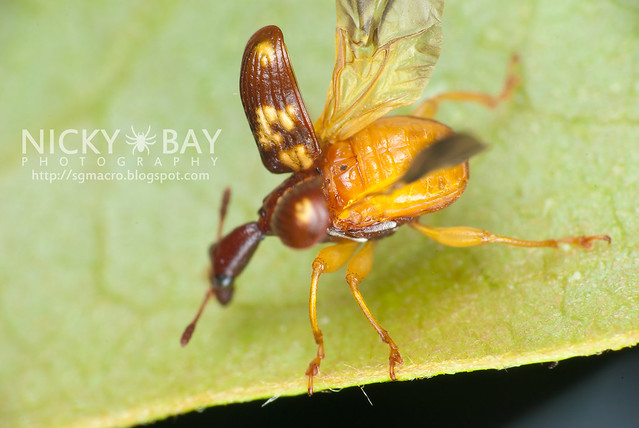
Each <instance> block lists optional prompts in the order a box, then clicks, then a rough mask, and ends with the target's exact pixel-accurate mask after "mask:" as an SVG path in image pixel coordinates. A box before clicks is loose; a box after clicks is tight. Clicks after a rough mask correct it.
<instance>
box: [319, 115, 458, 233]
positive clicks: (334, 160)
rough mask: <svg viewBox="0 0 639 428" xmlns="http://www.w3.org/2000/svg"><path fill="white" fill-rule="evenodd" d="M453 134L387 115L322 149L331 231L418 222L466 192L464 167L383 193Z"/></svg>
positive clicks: (434, 125)
mask: <svg viewBox="0 0 639 428" xmlns="http://www.w3.org/2000/svg"><path fill="white" fill-rule="evenodd" d="M452 133H453V131H452V130H451V129H450V128H449V127H447V126H446V125H444V124H442V123H440V122H437V121H435V120H431V119H423V118H418V117H412V116H389V117H383V118H381V119H378V120H376V121H375V122H373V123H372V124H371V125H369V126H367V127H366V128H364V129H363V130H361V131H360V132H358V133H357V134H355V135H353V136H352V137H350V138H348V139H346V140H344V141H338V142H333V143H331V144H327V145H326V146H325V148H324V154H323V159H322V162H321V165H320V167H321V169H322V173H323V175H324V179H325V190H326V194H327V200H328V205H329V210H330V212H331V218H332V220H333V225H334V227H335V228H337V229H340V230H344V231H346V230H353V229H357V228H361V227H366V226H371V225H373V224H376V223H380V222H383V221H388V220H393V219H398V218H406V217H417V216H420V215H422V214H426V213H428V212H432V211H436V210H439V209H442V208H444V207H445V206H447V205H449V204H451V203H452V202H454V201H455V200H456V199H457V198H458V197H459V196H460V195H461V193H462V192H463V191H464V188H465V187H466V182H467V180H468V164H467V163H465V164H463V165H460V166H457V167H454V168H451V169H446V170H441V171H438V172H436V173H434V174H431V175H429V176H427V177H426V178H422V179H421V180H418V181H416V182H414V183H412V184H409V185H406V186H404V187H402V188H400V189H398V190H396V191H394V192H392V193H390V194H383V191H384V189H386V188H387V187H388V186H389V185H390V184H391V183H393V182H395V181H396V180H397V179H398V178H399V177H400V176H401V175H402V174H403V173H404V172H405V171H406V169H407V168H408V167H409V165H410V164H411V162H412V161H413V158H414V157H415V155H417V153H419V152H420V151H421V150H422V149H424V148H425V147H428V146H429V145H430V144H432V143H433V142H435V141H437V140H440V139H442V138H444V137H446V136H447V135H450V134H452ZM380 192H381V193H380Z"/></svg>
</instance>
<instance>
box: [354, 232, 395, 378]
mask: <svg viewBox="0 0 639 428" xmlns="http://www.w3.org/2000/svg"><path fill="white" fill-rule="evenodd" d="M374 247H375V244H374V242H373V241H368V242H367V243H366V244H365V245H364V247H362V249H361V250H360V251H359V253H357V254H356V255H355V256H354V257H353V258H352V259H351V261H350V262H349V263H348V266H347V267H346V282H348V285H349V287H350V288H351V293H353V297H354V298H355V300H356V301H357V304H358V305H359V308H360V309H361V310H362V312H364V315H365V316H366V318H367V319H368V322H370V323H371V325H372V326H373V327H374V328H375V330H377V333H378V334H379V336H380V337H381V338H382V342H384V343H386V344H388V346H389V347H390V356H389V357H388V362H389V364H388V374H389V376H390V378H391V379H392V380H396V378H395V365H396V364H402V363H403V362H404V360H403V359H402V356H401V355H400V354H399V350H398V348H397V345H396V344H395V342H394V341H393V339H391V337H390V335H389V334H388V332H387V331H386V330H384V328H382V326H381V325H379V323H378V322H377V320H375V318H374V317H373V314H372V313H371V311H370V309H368V306H366V302H365V301H364V297H362V294H361V293H360V291H359V284H360V283H361V282H362V280H363V279H364V278H366V276H367V275H368V274H369V273H370V271H371V268H372V267H373V256H374Z"/></svg>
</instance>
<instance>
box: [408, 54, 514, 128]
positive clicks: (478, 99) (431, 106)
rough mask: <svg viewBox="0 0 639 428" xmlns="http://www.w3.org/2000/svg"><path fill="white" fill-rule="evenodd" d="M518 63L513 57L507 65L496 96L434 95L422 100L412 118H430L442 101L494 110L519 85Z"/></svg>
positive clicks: (467, 94)
mask: <svg viewBox="0 0 639 428" xmlns="http://www.w3.org/2000/svg"><path fill="white" fill-rule="evenodd" d="M517 63H519V57H518V56H517V55H513V56H512V57H511V58H510V62H509V63H508V69H507V72H506V79H505V80H504V87H503V89H502V91H501V92H500V93H499V94H497V95H492V94H486V93H483V92H470V91H454V92H445V93H443V94H439V95H436V96H434V97H432V98H428V99H426V100H424V101H423V102H422V103H421V104H420V105H418V106H417V108H416V109H415V110H414V111H413V113H412V115H413V116H419V117H424V118H432V117H435V115H436V114H437V110H438V109H439V104H440V103H441V102H442V101H463V102H473V103H478V104H482V105H484V106H486V107H489V108H495V107H496V106H497V105H498V104H499V103H501V102H504V101H506V100H508V99H509V98H510V97H511V96H512V94H513V92H514V90H515V88H516V87H517V85H518V84H519V81H520V77H519V75H518V74H517V73H515V66H516V65H517Z"/></svg>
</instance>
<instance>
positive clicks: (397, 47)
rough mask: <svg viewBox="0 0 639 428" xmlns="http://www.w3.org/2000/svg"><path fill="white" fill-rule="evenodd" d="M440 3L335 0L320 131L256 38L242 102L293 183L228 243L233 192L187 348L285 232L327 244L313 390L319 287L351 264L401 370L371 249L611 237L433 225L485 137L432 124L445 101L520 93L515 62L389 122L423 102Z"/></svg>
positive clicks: (261, 145) (287, 75) (272, 53)
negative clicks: (397, 243)
mask: <svg viewBox="0 0 639 428" xmlns="http://www.w3.org/2000/svg"><path fill="white" fill-rule="evenodd" d="M442 11H443V0H424V1H417V0H397V1H390V0H387V1H378V2H361V1H358V0H337V29H336V35H335V39H336V59H335V66H334V70H333V76H332V81H331V83H330V86H329V90H328V96H327V100H326V105H325V107H324V110H323V112H322V114H321V115H320V117H319V118H318V119H317V120H316V121H315V123H314V124H313V122H312V121H311V119H310V117H309V114H308V112H307V110H306V107H305V106H304V102H303V100H302V95H301V93H300V90H299V88H298V85H297V81H296V78H295V75H294V73H293V68H292V67H291V63H290V60H289V55H288V52H287V49H286V46H285V44H284V38H283V35H282V32H281V31H280V29H279V28H278V27H276V26H267V27H264V28H262V29H260V30H258V31H257V32H256V33H255V34H254V35H253V36H252V37H251V38H250V39H249V41H248V43H247V45H246V49H245V51H244V56H243V59H242V65H241V70H240V97H241V100H242V104H243V106H244V112H245V113H246V117H247V119H248V122H249V125H250V127H251V130H252V132H253V136H254V138H255V142H256V143H257V148H258V150H259V153H260V156H261V159H262V163H263V164H264V166H265V167H266V169H267V170H269V171H270V172H272V173H275V174H288V175H287V177H286V178H285V179H284V181H283V182H282V183H281V184H280V185H279V186H278V187H276V188H275V190H273V191H272V192H271V193H270V194H268V195H267V196H266V198H265V199H264V200H263V203H262V207H261V208H260V209H259V211H258V219H257V221H253V222H249V223H246V224H244V225H241V226H239V227H237V228H235V229H234V230H233V231H231V232H230V233H228V234H227V235H224V236H222V233H221V227H222V223H223V220H224V217H225V214H226V209H227V205H228V203H229V196H230V193H229V191H228V190H227V191H225V192H224V197H223V201H222V206H221V209H220V217H221V219H220V228H219V230H218V239H217V241H216V242H215V243H214V244H213V245H212V246H211V247H210V250H209V256H210V260H211V273H210V287H209V289H208V291H207V293H206V296H205V298H204V301H203V302H202V304H201V306H200V309H199V311H198V313H197V315H196V317H195V319H194V320H193V322H192V323H191V324H189V325H188V326H187V328H186V330H185V332H184V334H183V336H182V339H181V343H182V345H185V344H186V343H188V341H189V340H190V338H191V335H192V333H193V330H194V328H195V324H196V322H197V320H198V319H199V317H200V314H201V313H202V310H203V308H204V307H205V305H206V303H207V301H208V300H209V299H210V298H211V297H212V296H215V297H216V298H217V299H218V301H219V302H220V303H221V304H223V305H226V304H228V303H229V301H230V300H231V297H232V295H233V289H234V288H233V287H234V281H235V279H236V278H237V277H238V275H240V273H241V272H242V271H243V270H244V268H245V267H246V265H247V263H248V262H249V261H250V259H251V257H252V256H253V254H254V253H255V250H256V249H257V247H258V245H259V243H260V242H261V241H262V239H263V238H265V237H266V236H273V235H274V236H277V237H279V238H280V239H281V241H282V242H283V243H284V244H286V245H287V246H289V247H292V248H308V247H310V246H313V245H315V244H318V243H330V244H331V245H330V246H327V247H324V248H323V249H321V250H320V251H319V253H318V255H317V257H316V258H315V260H314V261H313V264H312V273H311V289H310V297H309V314H310V321H311V329H312V331H313V337H314V339H315V342H316V344H317V352H316V355H315V357H314V358H313V359H312V360H311V362H310V363H309V365H308V368H307V370H306V376H307V377H308V393H309V394H312V393H313V379H314V377H315V376H317V375H318V374H319V368H320V364H321V361H322V360H323V359H324V356H325V354H324V339H323V335H322V332H321V330H320V328H319V325H318V322H317V311H316V303H317V291H318V282H319V278H320V276H321V275H322V274H324V273H330V272H334V271H336V270H338V269H340V268H341V267H342V266H344V265H346V282H347V283H348V285H349V287H350V290H351V292H352V294H353V297H354V298H355V301H356V302H357V304H358V305H359V307H360V309H361V310H362V312H363V313H364V315H365V316H366V318H367V319H368V321H369V322H370V324H371V325H372V326H373V328H374V329H375V330H376V331H377V333H378V334H379V336H380V337H381V339H382V341H383V342H384V343H386V344H387V345H388V347H389V349H390V354H389V369H388V370H389V376H390V378H391V379H393V380H395V379H396V375H395V367H396V366H397V365H399V364H401V363H402V362H403V360H402V356H401V354H400V353H399V348H398V346H397V344H396V343H395V342H394V341H393V339H392V338H391V336H390V334H389V333H388V332H387V331H386V330H385V329H384V328H383V327H382V326H381V325H380V324H379V322H377V320H376V319H375V317H374V316H373V314H372V313H371V311H370V310H369V308H368V307H367V305H366V302H365V301H364V298H363V297H362V294H361V292H360V290H359V286H360V284H361V282H362V281H363V280H364V279H365V278H366V276H367V275H368V274H369V273H370V271H371V268H372V265H373V253H374V247H375V243H376V242H377V241H379V240H380V239H382V238H385V237H387V236H390V235H392V234H393V233H394V232H395V231H397V229H398V228H399V227H401V226H402V225H407V226H409V227H411V228H413V229H414V230H416V231H418V232H420V233H422V234H423V235H425V236H427V237H429V238H431V239H433V240H435V241H436V242H439V243H441V244H444V245H448V246H453V247H468V246H475V245H483V244H487V243H501V244H507V245H513V246H517V247H552V248H554V247H557V246H558V245H559V244H560V243H567V244H570V245H575V246H579V247H583V248H586V249H590V248H592V246H593V244H594V242H595V241H608V242H610V237H608V236H607V235H590V236H571V237H566V238H560V239H546V240H541V241H531V240H524V239H518V238H511V237H507V236H501V235H496V234H493V233H491V232H488V231H485V230H480V229H476V228H472V227H431V226H427V225H425V224H422V223H420V222H419V218H420V217H421V216H423V215H425V214H428V213H431V212H434V211H438V210H441V209H443V208H445V207H447V206H448V205H450V204H452V203H453V202H455V201H456V200H457V199H458V198H459V197H460V196H461V194H462V193H463V192H464V189H465V188H466V184H467V182H468V159H469V158H470V157H471V156H473V155H474V154H476V153H478V152H479V151H481V150H482V148H483V145H482V144H481V143H480V142H479V141H477V139H475V138H473V137H471V136H469V135H464V134H458V133H455V132H454V131H453V130H452V129H451V128H450V127H448V126H446V125H444V124H443V123H441V122H438V121H436V120H434V119H433V116H434V115H435V113H436V112H437V109H438V106H439V104H440V103H441V102H442V101H468V102H476V103H479V104H482V105H485V106H487V107H495V106H496V105H497V104H499V103H500V102H502V101H504V100H506V99H508V98H509V97H510V96H511V94H512V93H513V91H514V89H515V87H516V85H517V83H518V78H517V75H516V73H514V72H513V71H512V65H513V64H514V63H516V61H517V59H516V58H514V59H513V61H511V67H510V70H509V71H508V73H507V77H506V79H505V84H504V87H503V90H502V92H501V93H500V94H498V95H496V96H493V95H489V94H484V93H476V92H447V93H443V94H441V95H438V96H436V97H434V98H430V99H427V100H425V101H423V102H421V103H420V104H419V105H418V106H417V107H416V108H415V110H414V111H413V113H412V114H410V115H400V116H386V114H387V113H389V112H390V111H392V110H394V109H396V108H397V107H400V106H408V105H412V104H414V103H415V102H417V100H418V99H419V98H420V96H421V94H422V92H423V90H424V87H425V86H426V84H427V82H428V80H429V78H430V75H431V71H432V69H433V67H434V66H435V63H436V61H437V59H438V57H439V53H440V48H441V43H442V37H441V15H442Z"/></svg>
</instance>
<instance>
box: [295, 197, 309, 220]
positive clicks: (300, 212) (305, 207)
mask: <svg viewBox="0 0 639 428" xmlns="http://www.w3.org/2000/svg"><path fill="white" fill-rule="evenodd" d="M295 218H296V219H297V221H299V222H300V223H303V224H310V223H311V221H312V220H313V204H312V203H311V200H310V199H309V198H304V199H301V200H299V201H297V202H296V203H295Z"/></svg>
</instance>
